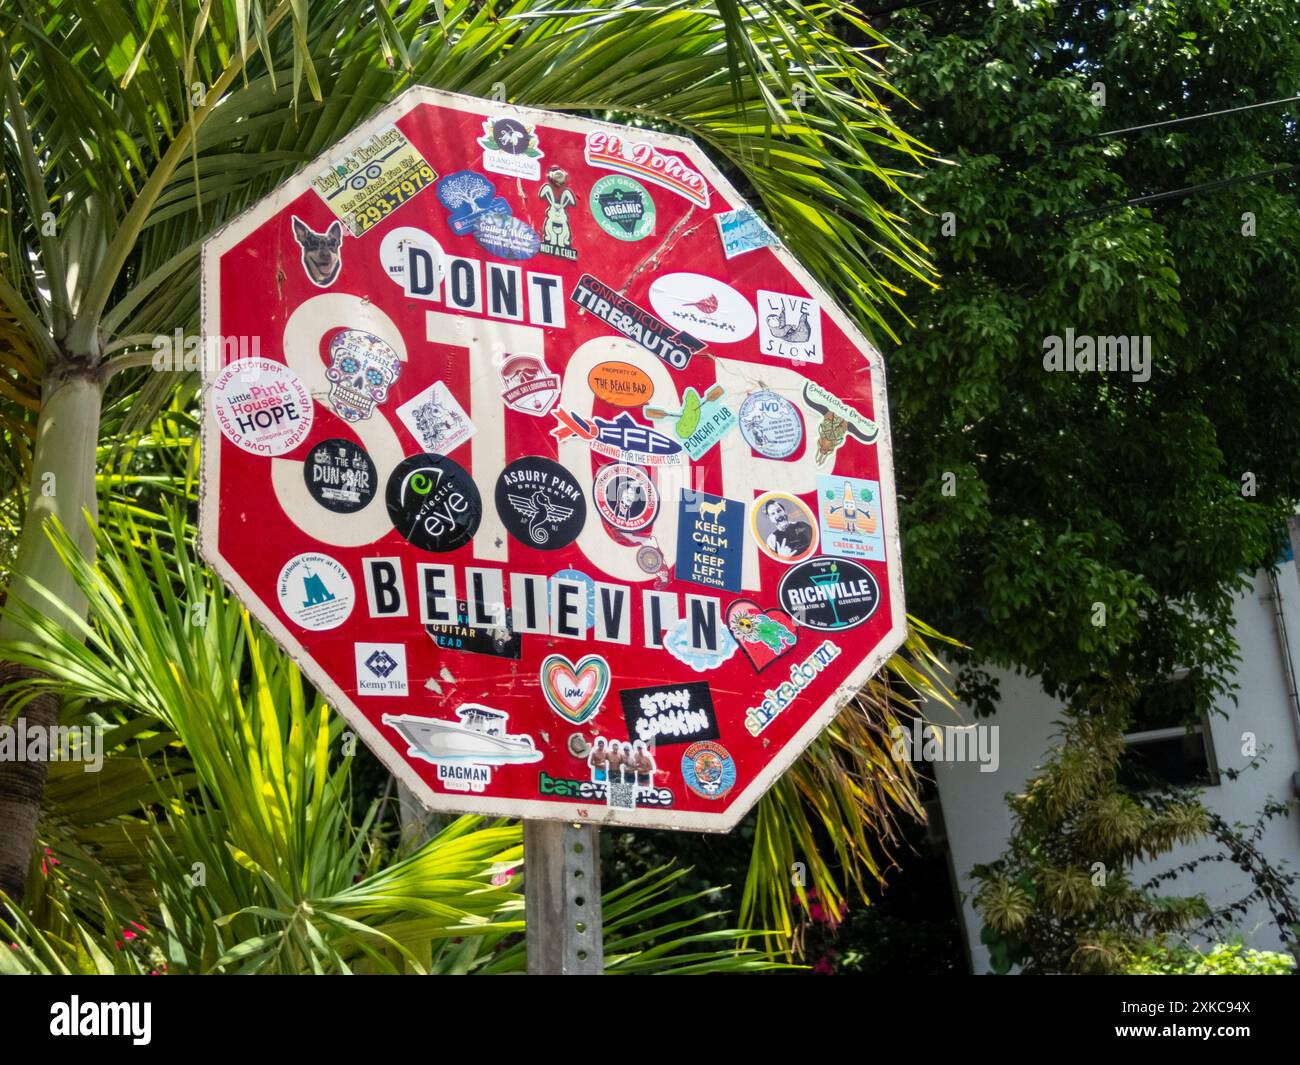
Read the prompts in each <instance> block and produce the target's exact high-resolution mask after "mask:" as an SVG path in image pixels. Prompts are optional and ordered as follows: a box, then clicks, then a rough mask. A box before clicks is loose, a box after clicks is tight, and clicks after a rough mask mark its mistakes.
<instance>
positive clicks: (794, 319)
mask: <svg viewBox="0 0 1300 1065" xmlns="http://www.w3.org/2000/svg"><path fill="white" fill-rule="evenodd" d="M758 316H759V322H758V350H759V351H760V352H761V353H762V354H764V355H770V356H772V357H773V358H777V359H793V360H794V361H795V362H821V361H822V309H821V307H820V306H818V304H817V302H816V301H815V300H811V299H809V298H808V297H807V296H789V295H786V294H784V293H781V292H767V291H765V290H763V289H761V288H760V289H759V290H758Z"/></svg>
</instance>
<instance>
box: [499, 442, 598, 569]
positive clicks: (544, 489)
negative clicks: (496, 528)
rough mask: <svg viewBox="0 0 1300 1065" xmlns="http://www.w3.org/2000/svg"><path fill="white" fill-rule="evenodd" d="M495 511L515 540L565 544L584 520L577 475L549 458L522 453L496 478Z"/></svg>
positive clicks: (551, 546)
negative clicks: (522, 454) (520, 456)
mask: <svg viewBox="0 0 1300 1065" xmlns="http://www.w3.org/2000/svg"><path fill="white" fill-rule="evenodd" d="M496 504H497V514H499V515H500V517H501V522H502V524H503V525H505V527H506V530H507V531H508V532H509V533H510V535H511V536H513V537H514V538H515V539H516V540H519V541H521V542H522V543H525V544H528V545H529V546H530V547H536V548H538V549H540V550H542V551H554V550H556V549H557V548H561V547H567V546H568V545H569V544H571V543H573V541H574V540H576V539H577V538H578V534H579V533H580V532H582V527H583V525H585V524H586V522H587V501H586V500H585V499H584V498H583V495H582V486H581V485H579V484H578V482H577V479H576V478H575V477H574V476H573V474H571V473H570V472H569V471H568V470H566V469H565V468H564V467H563V466H561V465H560V464H559V463H558V462H555V461H553V460H552V459H548V458H542V457H541V456H539V455H525V456H524V457H523V458H521V459H515V461H514V462H512V463H510V465H509V466H507V467H506V468H505V469H504V470H502V471H501V476H500V477H498V478H497V488H496Z"/></svg>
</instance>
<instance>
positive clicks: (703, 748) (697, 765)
mask: <svg viewBox="0 0 1300 1065" xmlns="http://www.w3.org/2000/svg"><path fill="white" fill-rule="evenodd" d="M682 780H683V781H684V782H685V783H686V786H687V787H688V788H690V789H691V791H693V792H695V794H696V795H699V796H701V797H702V798H705V799H722V798H725V797H726V795H727V793H728V792H729V791H731V789H732V788H734V787H735V786H736V763H735V761H734V760H733V759H732V757H731V755H730V753H728V751H727V748H725V747H724V746H722V744H720V743H715V742H713V741H712V740H704V741H702V742H700V743H692V744H691V745H690V746H689V747H687V748H686V750H684V751H683V752H682Z"/></svg>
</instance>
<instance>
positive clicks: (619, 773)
mask: <svg viewBox="0 0 1300 1065" xmlns="http://www.w3.org/2000/svg"><path fill="white" fill-rule="evenodd" d="M587 765H588V767H589V768H590V770H591V782H592V783H593V784H597V785H600V784H603V785H604V786H605V801H606V805H608V806H613V807H617V808H618V809H622V810H635V809H636V804H637V802H638V800H643V799H644V798H645V796H647V795H649V794H652V793H654V792H655V791H657V790H658V789H656V788H655V782H654V781H655V773H656V772H657V770H656V769H655V758H654V755H653V754H651V753H650V751H649V750H647V749H646V744H645V743H644V742H643V741H641V740H635V741H633V742H630V743H629V742H626V741H622V740H613V739H607V738H606V737H604V736H597V737H596V740H595V742H594V743H593V744H592V747H591V753H590V754H589V755H588V756H587Z"/></svg>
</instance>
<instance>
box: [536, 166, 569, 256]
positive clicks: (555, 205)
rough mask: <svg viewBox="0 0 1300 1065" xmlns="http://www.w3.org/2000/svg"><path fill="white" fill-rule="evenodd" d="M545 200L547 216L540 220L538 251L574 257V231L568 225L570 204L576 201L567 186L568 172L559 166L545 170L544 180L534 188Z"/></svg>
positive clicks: (545, 253)
mask: <svg viewBox="0 0 1300 1065" xmlns="http://www.w3.org/2000/svg"><path fill="white" fill-rule="evenodd" d="M537 195H538V197H539V198H541V199H543V200H545V201H546V218H545V220H544V221H543V222H542V244H541V251H542V254H544V255H554V256H555V257H556V258H559V259H569V260H573V259H576V258H577V257H578V253H577V252H576V251H574V248H573V231H572V230H571V229H570V228H569V208H570V207H572V206H573V205H574V204H575V203H577V202H578V201H577V198H576V197H575V196H574V195H573V190H572V189H571V188H569V175H568V174H567V173H566V172H565V171H564V170H563V169H562V168H560V167H558V166H553V167H551V168H550V169H549V170H547V171H546V184H545V185H543V186H542V187H541V188H540V189H539V190H538V192H537Z"/></svg>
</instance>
